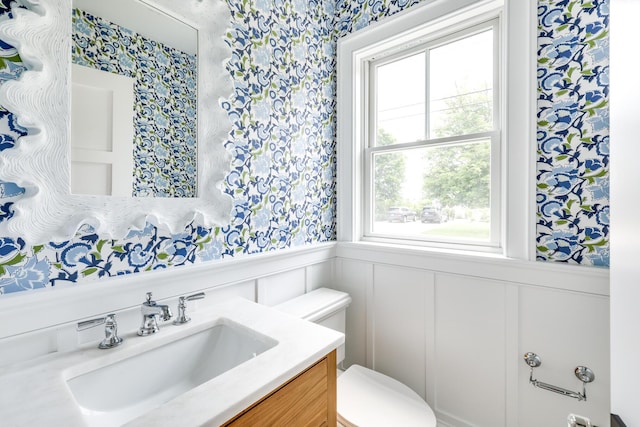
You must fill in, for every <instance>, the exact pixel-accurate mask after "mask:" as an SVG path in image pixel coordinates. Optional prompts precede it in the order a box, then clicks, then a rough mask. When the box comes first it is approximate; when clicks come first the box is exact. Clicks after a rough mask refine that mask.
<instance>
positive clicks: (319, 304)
mask: <svg viewBox="0 0 640 427" xmlns="http://www.w3.org/2000/svg"><path fill="white" fill-rule="evenodd" d="M350 303H351V297H350V296H349V294H347V293H345V292H340V291H336V290H333V289H329V288H320V289H316V290H313V291H311V292H308V293H306V294H304V295H300V296H299V297H296V298H293V299H290V300H288V301H285V302H283V303H282V304H278V305H276V306H275V307H274V308H276V309H278V310H280V311H283V312H285V313H288V314H291V315H293V316H296V317H300V318H302V319H305V320H308V321H310V322H314V323H317V324H319V325H322V326H325V327H327V328H330V329H333V330H336V331H339V332H342V333H345V330H346V323H347V313H346V310H347V307H348V306H349V304H350ZM343 360H344V344H343V345H341V346H340V347H338V351H337V361H338V363H340V362H342V361H343Z"/></svg>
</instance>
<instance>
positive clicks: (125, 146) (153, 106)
mask: <svg viewBox="0 0 640 427" xmlns="http://www.w3.org/2000/svg"><path fill="white" fill-rule="evenodd" d="M72 14H73V15H72V22H73V25H72V27H73V28H72V62H73V66H72V117H71V128H72V129H71V165H72V166H71V191H72V193H74V194H94V195H114V196H127V197H130V196H134V197H196V196H197V191H196V185H197V183H196V176H197V144H196V141H197V123H196V110H197V100H196V92H197V84H196V82H197V31H196V30H195V29H194V28H192V27H190V26H189V25H187V24H185V23H183V22H181V21H179V20H177V19H176V18H174V17H171V16H169V15H167V14H165V13H164V12H161V11H159V10H157V9H154V8H153V7H151V6H149V5H147V4H145V3H143V2H142V1H138V0H117V1H114V0H111V1H109V2H105V1H102V0H74V1H73V12H72Z"/></svg>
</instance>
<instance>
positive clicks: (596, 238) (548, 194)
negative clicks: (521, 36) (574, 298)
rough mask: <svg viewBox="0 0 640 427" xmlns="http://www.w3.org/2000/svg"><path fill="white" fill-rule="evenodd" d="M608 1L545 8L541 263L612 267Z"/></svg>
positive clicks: (546, 2) (546, 1)
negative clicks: (553, 262)
mask: <svg viewBox="0 0 640 427" xmlns="http://www.w3.org/2000/svg"><path fill="white" fill-rule="evenodd" d="M608 28H609V0H592V1H586V2H585V1H567V0H564V1H558V0H540V1H539V2H538V114H537V120H538V168H537V187H538V191H537V195H536V197H537V206H538V220H537V249H538V259H540V260H545V261H546V260H550V261H563V262H572V263H578V264H592V265H600V266H608V265H609V37H608V35H609V30H608Z"/></svg>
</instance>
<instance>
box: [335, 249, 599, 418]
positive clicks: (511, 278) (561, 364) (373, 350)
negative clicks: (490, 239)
mask: <svg viewBox="0 0 640 427" xmlns="http://www.w3.org/2000/svg"><path fill="white" fill-rule="evenodd" d="M404 252H406V253H404ZM404 252H403V253H398V252H397V251H395V250H393V251H392V250H390V249H389V248H386V247H380V248H376V247H374V246H372V245H363V246H359V245H358V244H353V243H346V244H344V245H343V244H342V243H339V244H338V248H337V259H336V269H335V273H336V284H335V288H336V289H338V290H341V291H344V292H348V293H349V294H350V295H351V297H352V299H353V302H352V303H351V305H350V306H349V308H348V310H347V337H346V339H347V345H346V350H347V355H346V360H345V366H346V367H348V366H349V365H351V364H353V363H359V364H364V365H365V366H368V367H372V368H374V369H376V370H378V371H381V372H383V373H385V374H387V375H390V376H391V377H393V378H396V379H397V380H399V381H401V382H403V383H405V384H407V385H408V386H409V387H411V388H413V389H414V390H415V391H416V392H417V393H418V394H420V395H422V396H424V397H425V398H426V401H427V402H428V403H429V404H430V406H431V407H432V408H433V409H434V412H435V413H436V415H437V417H438V426H439V427H471V426H474V427H500V426H503V427H556V426H558V427H563V426H566V425H567V417H568V415H569V414H570V413H575V414H578V415H583V416H586V417H589V418H590V419H591V420H592V422H594V425H598V426H600V427H606V426H608V425H609V421H608V416H609V310H608V304H609V296H608V280H609V275H608V271H607V270H604V269H597V268H589V267H583V268H575V266H566V268H563V266H561V265H558V264H553V265H547V264H552V263H539V262H530V263H528V262H523V261H514V260H510V259H499V258H496V257H488V258H487V259H486V262H483V259H481V258H482V257H470V256H468V255H464V256H457V255H455V254H450V255H449V256H448V257H447V256H445V255H443V254H439V253H438V254H432V253H429V252H428V251H410V250H405V251H404ZM582 286H584V290H580V289H581V287H582ZM527 351H533V352H536V353H538V354H539V355H540V356H541V357H542V361H543V364H542V366H541V367H540V368H538V369H537V370H536V376H537V377H539V378H538V379H539V380H540V381H544V382H549V383H552V384H554V385H557V386H560V387H564V388H568V389H570V390H574V389H575V391H578V390H580V387H581V382H580V381H579V380H577V379H576V378H575V376H574V374H573V370H574V369H575V367H576V366H578V365H586V366H588V367H590V368H591V369H593V370H594V372H595V374H596V381H595V382H594V383H592V384H589V385H587V396H588V401H587V402H578V401H577V400H576V399H572V398H569V397H566V396H562V395H559V394H555V393H552V392H549V391H545V390H540V389H536V388H534V387H533V386H532V385H530V384H529V376H528V375H529V370H528V366H527V365H526V364H525V362H524V360H523V354H524V353H525V352H527Z"/></svg>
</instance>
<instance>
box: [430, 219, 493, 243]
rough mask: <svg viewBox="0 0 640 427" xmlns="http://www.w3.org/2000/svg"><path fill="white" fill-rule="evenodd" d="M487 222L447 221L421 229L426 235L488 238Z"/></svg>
mask: <svg viewBox="0 0 640 427" xmlns="http://www.w3.org/2000/svg"><path fill="white" fill-rule="evenodd" d="M489 233H490V229H489V223H488V222H457V221H455V222H447V223H444V224H442V225H441V226H440V227H436V228H433V229H431V230H427V231H423V232H422V234H424V235H427V236H438V237H463V238H467V239H482V240H488V239H489V237H490V234H489Z"/></svg>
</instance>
